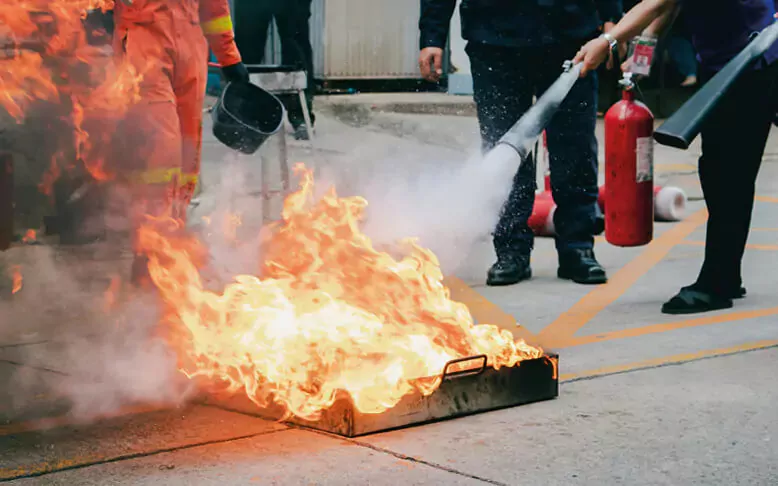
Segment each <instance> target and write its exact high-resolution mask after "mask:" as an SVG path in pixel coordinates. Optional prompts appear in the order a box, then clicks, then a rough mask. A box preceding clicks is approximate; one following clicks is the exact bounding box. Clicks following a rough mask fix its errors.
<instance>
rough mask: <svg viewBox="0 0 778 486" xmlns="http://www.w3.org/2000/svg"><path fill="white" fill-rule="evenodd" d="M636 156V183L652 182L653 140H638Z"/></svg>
mask: <svg viewBox="0 0 778 486" xmlns="http://www.w3.org/2000/svg"><path fill="white" fill-rule="evenodd" d="M636 155H637V163H636V164H635V168H636V174H635V180H636V181H637V182H646V181H652V180H654V139H653V138H652V137H640V138H638V142H637V154H636Z"/></svg>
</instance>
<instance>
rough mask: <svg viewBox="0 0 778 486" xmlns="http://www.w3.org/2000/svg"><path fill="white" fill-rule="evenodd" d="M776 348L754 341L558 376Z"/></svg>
mask: <svg viewBox="0 0 778 486" xmlns="http://www.w3.org/2000/svg"><path fill="white" fill-rule="evenodd" d="M776 346H778V340H767V341H756V342H752V343H746V344H741V345H738V346H732V347H729V348H719V349H708V350H705V351H698V352H696V353H686V354H676V355H673V356H665V357H663V358H655V359H648V360H645V361H637V362H634V363H629V364H624V365H615V366H606V367H604V368H599V369H596V370H590V371H583V372H581V373H565V374H562V375H560V376H559V381H560V382H564V381H573V380H582V379H586V378H594V377H596V376H603V375H613V374H617V373H624V372H627V371H636V370H640V369H645V368H655V367H657V366H663V365H670V364H680V363H686V362H689V361H696V360H699V359H703V358H712V357H716V356H727V355H731V354H737V353H742V352H744V351H756V350H759V349H767V348H774V347H776Z"/></svg>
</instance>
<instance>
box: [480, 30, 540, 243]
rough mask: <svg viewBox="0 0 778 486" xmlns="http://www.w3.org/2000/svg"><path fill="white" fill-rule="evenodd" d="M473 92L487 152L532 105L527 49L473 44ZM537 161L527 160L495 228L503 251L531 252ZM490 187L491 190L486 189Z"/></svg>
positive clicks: (531, 80) (530, 70)
mask: <svg viewBox="0 0 778 486" xmlns="http://www.w3.org/2000/svg"><path fill="white" fill-rule="evenodd" d="M467 54H468V56H469V57H470V65H471V72H472V74H473V92H474V99H475V102H476V107H477V112H478V122H479V125H480V129H481V140H482V143H483V151H484V152H486V151H488V150H489V149H491V148H492V147H493V146H494V144H495V143H497V141H498V140H499V139H500V137H502V136H503V134H505V132H507V131H508V129H510V128H511V127H512V126H513V124H514V123H516V121H517V120H518V119H519V117H521V115H522V114H524V112H525V111H527V109H529V107H530V106H531V104H532V94H533V92H534V88H533V87H534V79H533V78H531V77H530V76H531V75H532V74H533V68H532V62H531V60H530V59H528V57H527V56H526V53H525V50H521V49H513V48H505V47H496V46H488V45H483V44H474V43H468V45H467ZM535 189H536V184H535V165H534V160H530V161H525V163H523V164H522V165H521V168H520V169H519V171H518V173H517V174H516V175H515V177H514V182H513V188H512V190H511V193H510V196H509V197H508V201H507V202H506V203H505V205H504V206H503V210H502V215H501V217H500V220H499V222H498V224H497V227H496V228H495V230H494V247H495V251H496V252H497V255H498V256H511V255H529V253H530V252H531V251H532V246H533V242H534V235H533V234H532V230H530V229H529V227H528V226H527V219H528V218H529V215H530V213H532V207H533V205H534V202H535ZM486 190H488V189H486Z"/></svg>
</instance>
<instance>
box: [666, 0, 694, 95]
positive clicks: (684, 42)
mask: <svg viewBox="0 0 778 486" xmlns="http://www.w3.org/2000/svg"><path fill="white" fill-rule="evenodd" d="M687 31H688V28H687V27H686V19H685V18H684V13H683V12H681V13H680V14H679V15H678V17H677V18H676V20H675V23H674V25H673V27H672V31H671V32H670V35H669V39H667V52H668V54H670V59H671V60H672V61H673V64H675V67H676V69H678V72H680V73H681V75H682V76H683V81H681V86H682V87H684V88H689V87H692V86H694V85H696V84H697V57H696V56H695V53H694V46H693V45H692V42H691V40H689V35H688V32H687Z"/></svg>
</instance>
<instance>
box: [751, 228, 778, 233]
mask: <svg viewBox="0 0 778 486" xmlns="http://www.w3.org/2000/svg"><path fill="white" fill-rule="evenodd" d="M751 231H757V232H761V231H778V228H751Z"/></svg>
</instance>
